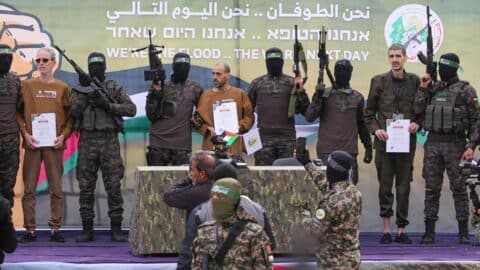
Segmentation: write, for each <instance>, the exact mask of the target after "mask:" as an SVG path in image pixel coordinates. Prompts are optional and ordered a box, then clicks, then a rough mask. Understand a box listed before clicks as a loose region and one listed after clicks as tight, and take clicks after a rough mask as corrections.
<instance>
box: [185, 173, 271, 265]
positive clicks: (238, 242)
mask: <svg viewBox="0 0 480 270" xmlns="http://www.w3.org/2000/svg"><path fill="white" fill-rule="evenodd" d="M241 190H242V186H241V184H240V183H239V182H238V181H237V180H235V179H233V178H223V179H220V180H218V181H217V182H215V184H214V185H213V187H212V191H211V201H212V208H213V216H214V218H215V220H214V221H209V222H205V223H204V224H202V225H200V227H199V228H198V234H197V237H195V239H194V240H193V244H192V257H193V260H192V269H237V267H238V266H242V267H244V268H243V269H271V268H272V266H271V261H272V260H273V257H271V256H272V255H271V249H270V245H269V239H268V237H267V235H266V234H265V232H264V231H263V228H262V226H260V225H258V224H257V223H255V219H254V218H252V217H250V216H248V215H247V214H246V213H245V211H244V209H243V208H242V207H239V203H240V195H241Z"/></svg>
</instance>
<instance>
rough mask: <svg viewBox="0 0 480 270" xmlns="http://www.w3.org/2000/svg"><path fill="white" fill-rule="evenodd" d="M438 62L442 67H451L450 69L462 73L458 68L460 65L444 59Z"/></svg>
mask: <svg viewBox="0 0 480 270" xmlns="http://www.w3.org/2000/svg"><path fill="white" fill-rule="evenodd" d="M438 62H439V63H440V64H442V65H446V66H449V67H452V68H456V69H458V70H460V71H461V72H463V68H462V67H461V66H460V64H458V63H456V62H453V61H452V60H448V59H446V58H440V60H439V61H438Z"/></svg>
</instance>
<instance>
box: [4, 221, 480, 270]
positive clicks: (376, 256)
mask: <svg viewBox="0 0 480 270" xmlns="http://www.w3.org/2000/svg"><path fill="white" fill-rule="evenodd" d="M78 233H79V232H78V231H64V235H65V238H66V240H67V242H66V243H53V242H49V241H48V231H38V232H37V241H36V242H34V243H30V244H22V243H19V245H18V247H17V250H16V252H15V253H13V254H6V256H5V264H4V265H3V266H2V269H5V270H12V269H13V270H14V269H22V270H29V269H32V270H33V269H35V270H37V269H67V270H68V269H104V270H105V269H130V270H136V269H175V266H176V264H175V262H176V257H175V255H176V254H164V255H161V256H143V257H135V256H132V255H131V253H130V247H129V245H128V242H125V243H114V242H111V241H110V235H109V231H107V230H97V231H95V241H94V242H90V243H76V242H75V236H76V235H77V234H78ZM125 233H126V232H125ZM380 236H381V235H380V234H379V233H362V234H361V235H360V242H361V253H362V268H361V269H419V268H421V269H480V247H478V246H472V245H459V244H457V236H456V235H455V234H437V243H436V244H435V245H433V246H422V245H420V244H419V242H420V234H412V235H411V238H412V240H413V244H411V245H401V244H396V243H393V244H391V245H380V244H378V239H379V238H380ZM298 262H299V260H297V259H296V258H292V257H291V256H285V255H282V254H280V255H277V256H276V257H275V268H276V269H295V266H296V267H297V268H296V269H315V263H314V258H313V257H310V258H308V259H307V262H304V263H303V264H302V266H301V267H298Z"/></svg>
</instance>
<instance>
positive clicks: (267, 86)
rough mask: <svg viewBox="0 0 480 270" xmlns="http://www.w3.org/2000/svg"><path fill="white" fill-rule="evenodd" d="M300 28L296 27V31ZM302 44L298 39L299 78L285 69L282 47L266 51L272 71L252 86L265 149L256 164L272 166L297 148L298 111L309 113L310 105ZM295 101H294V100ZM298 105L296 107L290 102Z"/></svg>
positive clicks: (296, 56)
mask: <svg viewBox="0 0 480 270" xmlns="http://www.w3.org/2000/svg"><path fill="white" fill-rule="evenodd" d="M296 31H297V28H296V26H295V33H297V32H296ZM302 53H303V49H302V46H301V44H300V43H299V42H298V39H297V38H296V39H295V46H294V55H295V57H294V67H295V68H294V71H295V76H296V77H295V78H292V77H291V76H288V75H285V74H283V72H282V68H283V54H282V51H281V50H280V49H278V48H270V49H268V50H267V51H266V52H265V59H266V61H265V62H266V65H267V72H268V74H266V75H263V76H261V77H259V78H256V79H255V80H253V81H252V83H251V84H250V87H249V88H248V97H249V98H250V101H251V102H252V106H253V109H255V107H256V108H257V114H258V118H257V121H258V122H257V123H258V128H259V133H260V138H261V140H262V146H263V148H262V149H261V150H259V151H257V152H255V154H254V156H255V165H257V166H258V165H272V164H273V161H275V160H276V159H279V158H287V157H292V156H293V150H294V149H295V138H296V132H295V117H294V116H295V113H301V114H305V111H306V110H307V108H308V105H309V104H310V100H309V99H308V95H307V93H306V92H305V89H303V83H304V81H303V80H302V77H301V75H300V69H299V61H300V59H302V64H304V65H306V62H305V56H304V55H303V58H302V57H301V56H300V54H302ZM292 100H293V101H292ZM292 102H293V104H294V106H293V107H291V106H290V103H292Z"/></svg>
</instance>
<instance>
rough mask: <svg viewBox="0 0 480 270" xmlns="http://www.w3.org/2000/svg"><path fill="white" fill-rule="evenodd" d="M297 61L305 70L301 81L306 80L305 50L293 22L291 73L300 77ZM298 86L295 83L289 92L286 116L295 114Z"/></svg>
mask: <svg viewBox="0 0 480 270" xmlns="http://www.w3.org/2000/svg"><path fill="white" fill-rule="evenodd" d="M299 62H302V67H303V71H304V72H305V77H304V78H303V83H304V84H305V82H307V79H308V76H307V61H306V58H305V52H304V51H303V46H302V43H300V42H299V41H298V27H297V25H296V24H295V42H294V43H293V73H294V74H295V78H296V77H300V65H299ZM299 88H300V85H298V84H296V85H294V86H293V89H292V92H291V93H290V100H289V102H288V117H289V118H290V117H293V116H295V104H296V102H297V96H296V92H297V90H298V89H299Z"/></svg>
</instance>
